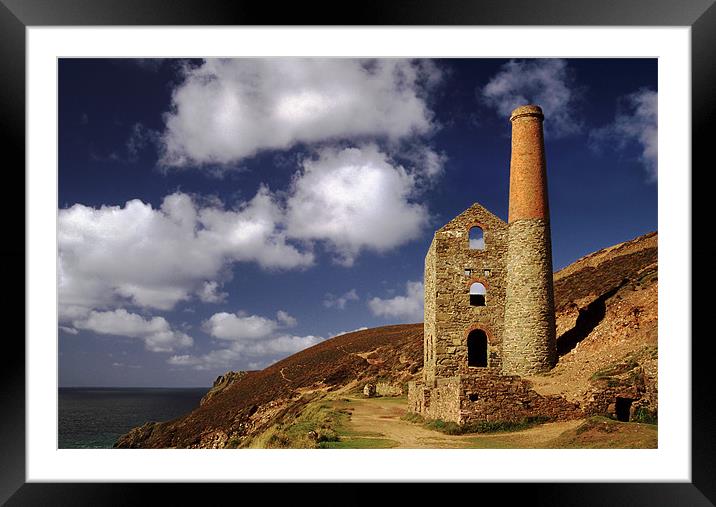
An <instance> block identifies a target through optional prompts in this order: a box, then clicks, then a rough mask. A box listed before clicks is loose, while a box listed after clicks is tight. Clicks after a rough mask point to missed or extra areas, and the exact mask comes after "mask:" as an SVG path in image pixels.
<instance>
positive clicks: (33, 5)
mask: <svg viewBox="0 0 716 507" xmlns="http://www.w3.org/2000/svg"><path fill="white" fill-rule="evenodd" d="M715 1H716V0H680V1H676V0H671V1H667V0H633V1H627V0H622V1H619V2H616V1H615V2H593V1H589V0H571V1H563V0H541V1H538V0H490V1H473V2H469V3H468V2H465V1H459V0H423V1H421V2H419V3H417V2H409V1H399V0H391V1H388V0H364V1H361V2H359V3H355V4H339V3H335V2H325V1H314V2H311V3H310V4H306V3H297V2H293V3H285V4H282V5H281V6H280V7H277V6H274V5H271V4H268V3H262V2H247V1H243V0H240V1H234V2H229V1H219V0H174V1H172V2H167V1H162V0H0V55H1V57H2V58H0V68H1V69H2V72H1V74H0V76H1V78H0V80H1V81H2V86H1V87H0V108H1V109H0V125H2V129H3V135H2V136H1V137H0V139H2V141H0V142H2V144H3V150H2V153H3V154H4V155H5V158H4V161H5V168H6V170H5V171H4V174H3V176H4V183H5V188H7V189H10V188H12V189H14V190H15V191H14V192H7V193H8V194H12V195H9V196H8V198H6V199H3V200H2V206H3V207H4V209H3V211H4V212H5V214H4V215H3V216H5V217H8V219H6V220H5V221H4V225H5V231H4V232H5V237H6V238H17V239H16V240H13V241H4V242H3V245H2V247H0V252H1V256H2V257H1V258H2V262H0V269H1V270H2V271H1V272H2V280H3V281H4V282H5V284H6V287H10V286H12V285H15V287H12V289H13V290H8V289H7V288H6V290H5V291H2V295H0V300H1V302H2V305H1V307H2V309H3V313H4V314H5V316H6V322H8V321H10V320H11V319H12V320H15V321H19V322H21V324H20V326H19V327H20V328H21V331H22V334H23V336H24V333H25V328H24V319H23V320H20V319H19V317H18V316H19V315H24V314H25V311H24V310H25V298H24V294H25V289H24V282H25V280H24V275H25V273H24V271H25V270H26V269H27V265H26V263H25V255H26V251H25V246H24V245H25V242H24V238H25V221H24V220H19V219H18V218H17V215H18V209H25V206H24V204H25V202H24V189H25V177H24V172H21V171H19V170H18V168H19V167H23V168H24V167H25V142H24V139H25V137H24V136H25V29H26V27H30V26H52V25H60V26H90V25H96V26H104V25H106V26H110V25H156V26H162V25H463V26H466V25H514V26H525V25H574V26H587V25H597V26H615V25H622V26H684V27H691V44H692V45H691V51H692V54H691V68H692V160H693V162H692V167H696V166H698V165H703V166H704V167H710V166H712V165H713V164H712V163H711V164H710V165H709V166H707V165H706V160H707V159H706V157H707V156H708V155H710V152H711V149H710V144H712V141H711V138H710V136H709V135H708V134H709V132H708V126H709V120H710V119H712V118H716V114H715V113H716V92H715V91H716V65H715V64H714V62H716V6H715V5H714V2H715ZM8 155H9V159H8ZM693 173H694V171H693V169H692V168H684V177H691V176H690V175H692V174H693ZM20 188H22V189H23V191H22V192H21V191H20V190H19V189H20ZM692 188H693V187H692ZM13 199H15V201H13ZM18 201H21V202H18ZM697 216H698V215H697V214H694V217H695V218H696V217H697ZM689 225H690V224H689ZM692 230H695V228H694V227H693V226H692ZM20 238H22V239H20ZM692 251H693V250H692ZM20 265H22V266H24V268H25V270H21V269H19V266H20ZM10 281H11V282H15V283H13V284H12V285H11V284H10V283H8V282H10ZM21 284H22V285H21ZM20 286H22V287H23V289H22V291H18V290H17V288H16V287H20ZM20 293H21V294H23V297H20ZM685 296H687V297H690V295H685ZM694 302H696V301H695V300H694ZM699 305H703V303H697V304H696V305H695V306H696V307H697V308H699ZM694 314H696V315H698V312H693V310H692V315H694ZM681 338H682V339H689V340H690V339H691V337H681ZM4 345H5V348H4V352H5V353H4V354H2V360H1V363H0V365H1V368H0V381H1V382H2V384H0V385H1V386H2V387H1V388H0V408H1V409H0V413H2V416H0V502H5V501H7V505H105V504H121V505H127V504H134V503H139V504H142V503H147V502H148V501H150V496H149V493H150V491H149V489H151V490H152V491H151V493H159V494H161V495H162V503H170V502H172V500H174V499H180V500H181V503H182V504H184V503H187V502H189V501H190V500H191V497H190V496H188V490H187V487H186V485H178V484H162V485H151V486H150V485H147V484H136V483H132V484H117V483H112V484H97V483H94V484H69V483H27V482H26V474H25V463H26V461H25V459H26V458H25V423H26V421H25V381H26V379H25V346H24V342H22V341H21V340H19V338H18V333H15V334H11V333H7V334H6V337H5V343H4ZM708 347H709V344H708V340H697V341H693V340H692V341H691V350H692V449H691V457H692V482H691V483H656V482H655V483H648V484H647V483H642V484H633V483H626V482H624V483H608V484H599V483H585V484H576V483H565V484H562V483H560V484H544V483H532V484H480V485H479V488H480V490H479V496H480V498H484V499H487V498H495V499H500V502H501V503H505V502H507V503H512V502H513V501H514V502H519V503H520V504H525V505H580V506H590V505H621V506H625V505H645V506H646V505H649V506H654V505H693V506H700V505H714V501H716V473H715V472H714V470H716V438H715V437H714V433H716V432H714V430H713V428H715V427H716V417H715V416H716V413H715V410H714V405H715V404H714V403H712V401H711V398H712V395H711V390H710V386H711V384H712V381H711V377H710V373H711V369H712V368H711V367H710V364H709V363H708V361H710V358H711V357H712V356H711V354H709V353H708V350H707V348H708ZM247 487H248V485H245V484H239V485H224V486H222V487H216V486H214V485H203V486H201V487H199V488H198V491H197V488H192V494H198V495H200V497H201V499H202V503H214V501H219V498H220V496H221V495H224V494H225V493H227V491H226V489H229V490H230V491H229V492H228V493H229V494H235V493H236V488H242V491H241V493H240V494H241V495H242V499H243V500H248V499H249V498H250V496H249V495H248V494H247V492H246V491H245V490H246V488H247ZM253 487H259V486H258V485H256V486H253ZM472 487H476V486H475V485H472ZM274 488H276V485H270V486H266V485H264V486H263V487H261V489H262V491H261V492H258V493H259V494H261V493H262V492H264V490H265V491H274V492H275V489H274ZM156 489H159V491H155V490H156ZM405 489H406V491H405V492H403V493H402V494H401V502H402V503H409V502H413V501H420V499H421V498H422V496H423V495H424V494H426V493H427V492H429V491H430V490H431V489H434V488H433V487H432V486H430V485H424V486H420V485H413V486H412V487H411V488H410V489H408V488H405ZM284 490H287V489H284ZM361 491H362V488H360V487H359V485H358V484H341V485H331V486H330V487H329V486H328V485H317V484H300V485H299V484H293V485H291V488H290V493H291V495H292V496H296V497H298V496H302V495H304V494H305V495H307V497H309V498H315V497H316V495H320V496H321V497H323V498H326V500H327V501H329V499H330V498H331V497H333V498H340V503H343V504H346V503H350V504H353V503H359V502H360V503H364V502H365V501H370V499H369V497H366V495H364V494H361ZM244 495H246V496H244ZM335 495H337V497H336V496H335ZM451 496H452V494H451Z"/></svg>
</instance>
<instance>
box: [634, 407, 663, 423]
mask: <svg viewBox="0 0 716 507" xmlns="http://www.w3.org/2000/svg"><path fill="white" fill-rule="evenodd" d="M634 422H638V423H643V424H659V419H658V414H657V413H656V412H653V411H651V410H649V409H648V408H646V407H639V408H637V409H636V411H634Z"/></svg>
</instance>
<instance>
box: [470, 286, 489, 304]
mask: <svg viewBox="0 0 716 507" xmlns="http://www.w3.org/2000/svg"><path fill="white" fill-rule="evenodd" d="M485 296H487V290H486V289H485V286H484V285H482V284H481V283H480V282H475V283H473V284H472V285H470V306H485Z"/></svg>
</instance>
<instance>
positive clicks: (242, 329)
mask: <svg viewBox="0 0 716 507" xmlns="http://www.w3.org/2000/svg"><path fill="white" fill-rule="evenodd" d="M296 324H297V321H296V319H295V318H294V317H292V316H291V315H289V313H288V312H285V311H283V310H279V311H278V312H277V313H276V319H275V320H274V319H269V318H267V317H262V316H260V315H247V314H246V313H245V312H238V313H227V312H220V313H215V314H214V315H212V316H211V317H209V319H207V320H206V321H205V322H204V324H203V327H204V330H205V331H206V332H207V333H209V334H210V335H211V336H213V337H214V338H218V339H220V340H230V341H237V342H247V341H252V340H258V339H260V338H265V337H267V336H269V335H270V334H272V333H273V332H274V331H276V330H277V329H279V328H281V327H292V326H295V325H296Z"/></svg>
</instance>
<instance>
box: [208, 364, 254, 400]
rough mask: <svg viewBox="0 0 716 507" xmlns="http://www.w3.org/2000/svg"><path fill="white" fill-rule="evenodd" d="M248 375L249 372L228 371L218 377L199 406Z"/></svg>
mask: <svg viewBox="0 0 716 507" xmlns="http://www.w3.org/2000/svg"><path fill="white" fill-rule="evenodd" d="M247 374H248V372H246V371H228V372H226V373H224V374H223V375H219V376H218V377H216V380H215V381H214V385H213V386H212V387H211V389H209V392H208V393H206V394H205V395H204V397H203V398H202V399H201V401H200V402H199V405H203V404H204V403H206V402H207V401H209V400H210V399H212V398H213V397H214V396H216V395H217V394H219V393H220V392H222V391H223V390H224V389H226V388H227V387H229V386H230V385H233V384H235V383H236V382H238V381H239V380H241V379H242V378H244V377H245V376H246V375H247Z"/></svg>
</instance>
